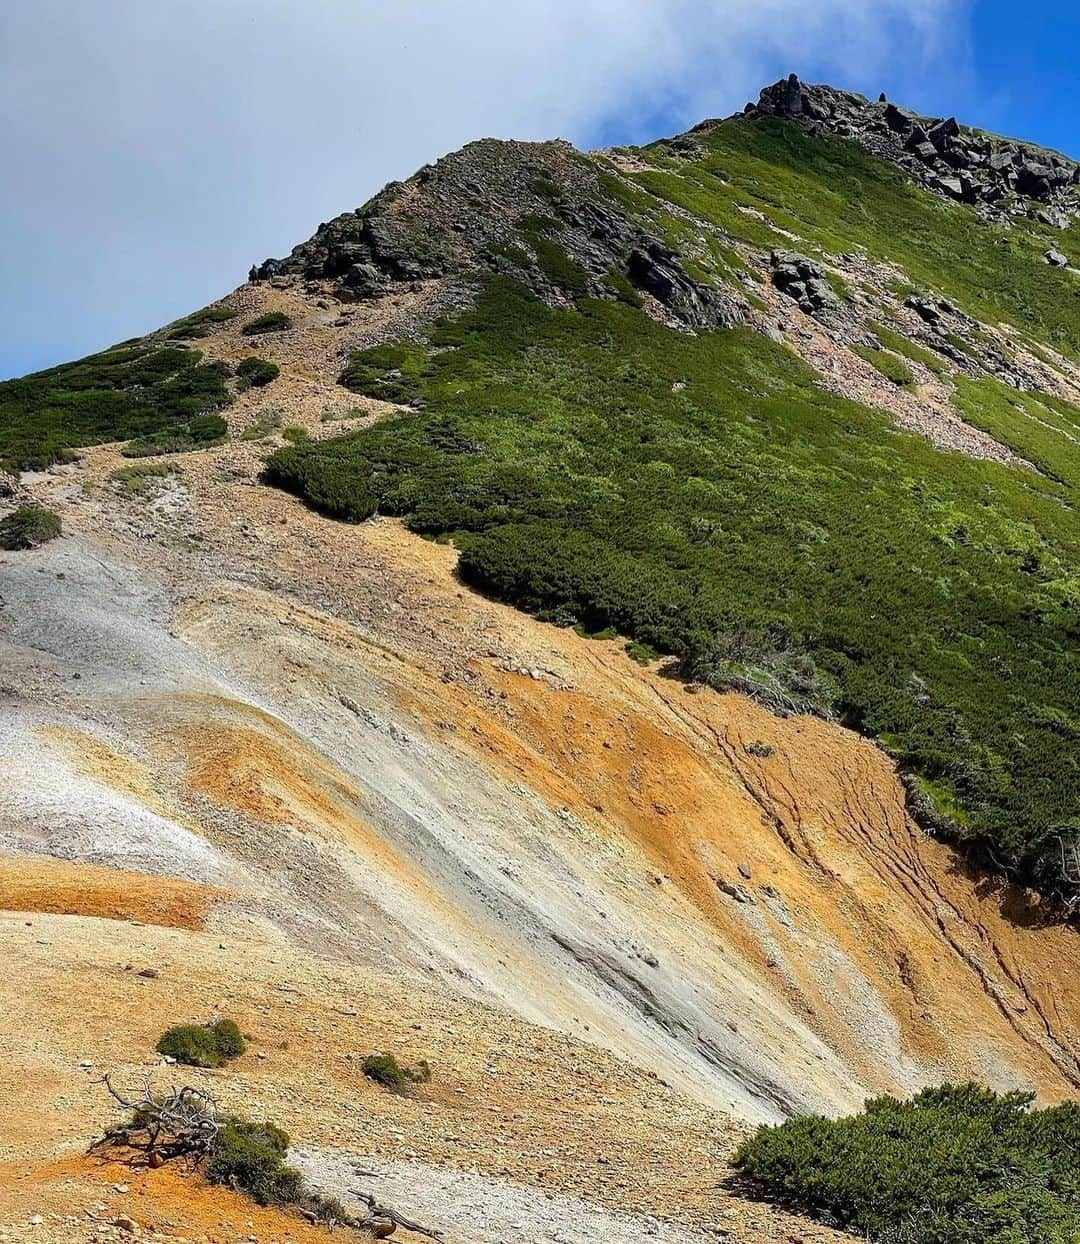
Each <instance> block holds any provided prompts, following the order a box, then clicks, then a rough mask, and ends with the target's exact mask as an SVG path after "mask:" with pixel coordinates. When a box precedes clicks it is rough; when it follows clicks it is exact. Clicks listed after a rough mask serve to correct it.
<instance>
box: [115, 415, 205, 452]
mask: <svg viewBox="0 0 1080 1244" xmlns="http://www.w3.org/2000/svg"><path fill="white" fill-rule="evenodd" d="M228 431H229V425H228V424H227V423H226V422H225V420H224V419H222V418H221V416H220V415H199V416H198V417H197V418H195V419H192V420H191V422H190V423H185V424H181V426H180V427H178V428H174V429H173V430H172V431H169V432H155V433H154V434H153V435H152V436H142V437H139V438H138V439H136V440H133V441H128V443H127V444H126V445H125V446H124V447H123V448H122V449H121V450H120V452H121V453H122V454H123V455H124V457H125V458H148V457H151V456H153V455H155V454H186V453H192V452H193V451H194V450H196V449H209V448H210V447H211V446H214V445H220V444H221V443H222V442H223V441H224V440H225V437H226V435H227V433H228Z"/></svg>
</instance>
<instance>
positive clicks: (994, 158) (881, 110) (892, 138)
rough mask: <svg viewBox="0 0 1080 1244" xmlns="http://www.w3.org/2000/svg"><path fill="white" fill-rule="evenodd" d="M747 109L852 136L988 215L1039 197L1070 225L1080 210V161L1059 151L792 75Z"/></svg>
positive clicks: (1016, 209)
mask: <svg viewBox="0 0 1080 1244" xmlns="http://www.w3.org/2000/svg"><path fill="white" fill-rule="evenodd" d="M745 115H746V116H774V117H783V118H785V119H786V120H791V121H796V122H798V123H799V124H801V125H806V126H808V127H809V128H811V129H812V130H814V129H823V130H826V131H828V132H830V133H833V134H838V135H840V136H841V137H844V138H852V139H854V140H855V141H856V142H858V143H860V144H861V145H862V146H864V147H865V148H866V149H867V151H869V152H871V153H872V154H874V155H876V156H879V157H880V158H882V159H884V160H889V161H890V162H891V163H893V164H896V165H898V166H899V167H900V168H902V169H903V170H904V172H905V173H907V174H908V175H909V176H910V177H911V178H912V179H913V180H914V181H916V182H918V183H919V184H920V185H922V186H926V187H927V188H928V189H930V190H932V191H934V192H935V193H936V194H942V195H945V196H947V197H948V198H951V199H956V200H959V201H960V202H963V203H971V204H973V205H974V206H975V207H977V208H978V209H979V210H980V211H981V212H983V213H985V214H987V215H998V216H1001V215H1008V214H1009V213H1013V214H1023V213H1024V212H1026V211H1027V210H1028V204H1029V203H1030V202H1031V201H1035V202H1037V203H1038V204H1040V207H1039V208H1038V209H1037V212H1036V214H1037V216H1038V218H1039V219H1040V220H1042V221H1043V222H1044V223H1045V224H1049V225H1056V226H1058V227H1060V228H1065V227H1066V226H1067V225H1068V224H1069V222H1070V221H1071V220H1074V219H1075V218H1076V217H1077V215H1078V214H1080V165H1077V164H1076V162H1075V161H1073V160H1070V159H1067V158H1066V157H1065V156H1063V155H1061V154H1059V153H1058V152H1056V151H1049V150H1047V149H1046V148H1044V147H1037V146H1034V145H1033V144H1031V143H1023V142H1016V141H1014V140H1012V139H1007V138H998V137H997V136H995V135H993V134H987V133H984V132H983V131H981V130H975V129H969V128H968V127H966V126H962V125H960V123H959V122H958V121H957V120H956V118H955V117H927V116H923V115H922V114H920V113H918V112H913V111H912V110H911V109H909V108H903V107H901V106H900V105H899V104H895V103H892V102H891V101H889V100H887V99H886V98H885V97H884V95H882V96H881V98H879V99H878V100H877V102H876V103H874V102H871V101H870V100H869V99H867V98H866V97H865V96H864V95H858V94H856V93H854V92H851V91H838V90H835V89H834V88H833V87H830V86H811V85H808V84H807V83H804V82H800V81H799V79H798V78H797V77H796V76H795V75H794V74H792V75H791V76H790V77H788V78H784V79H782V80H781V81H779V82H775V83H774V84H773V85H772V86H767V87H765V88H764V90H763V91H762V92H761V95H760V97H759V98H758V101H757V103H756V104H747V105H746V109H745Z"/></svg>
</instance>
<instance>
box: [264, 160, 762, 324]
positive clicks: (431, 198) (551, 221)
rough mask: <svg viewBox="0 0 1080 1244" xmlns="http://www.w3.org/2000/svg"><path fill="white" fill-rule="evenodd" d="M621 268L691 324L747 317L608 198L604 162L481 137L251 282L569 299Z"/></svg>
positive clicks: (666, 312) (608, 288) (664, 310)
mask: <svg viewBox="0 0 1080 1244" xmlns="http://www.w3.org/2000/svg"><path fill="white" fill-rule="evenodd" d="M554 248H558V250H560V251H562V252H563V254H564V255H565V257H566V258H567V259H568V260H569V261H570V264H571V265H573V266H576V268H577V269H578V277H577V282H578V288H576V289H575V288H569V287H568V285H567V279H568V278H567V276H566V273H565V271H564V272H562V273H560V271H559V268H558V265H553V264H552V262H551V261H550V256H551V254H552V252H553V250H554ZM542 252H546V253H547V256H548V261H547V262H546V263H545V256H544V254H543V253H542ZM556 253H557V252H556ZM613 270H614V271H617V272H619V273H621V274H622V275H623V276H624V277H627V278H628V279H629V280H630V281H631V282H632V283H633V284H634V285H635V286H636V287H637V288H638V289H639V290H640V291H642V293H644V294H646V295H648V296H649V297H650V298H651V299H654V300H655V303H656V304H659V306H658V307H657V308H656V309H657V311H658V313H660V314H662V315H663V317H664V318H666V319H668V320H671V321H673V322H674V323H677V324H680V325H683V326H685V327H705V328H712V327H718V326H720V325H731V324H734V323H737V322H738V321H739V320H740V319H741V318H742V317H743V314H744V311H745V305H744V304H743V303H742V301H741V300H740V299H739V298H738V297H737V296H736V295H735V294H734V293H732V292H731V291H729V290H720V289H716V288H714V287H712V286H709V285H706V284H704V283H702V282H700V281H697V280H695V279H694V278H693V277H691V275H690V274H689V273H688V272H687V270H686V268H685V266H684V265H683V262H682V260H681V258H680V256H679V255H678V254H677V252H676V251H674V250H673V249H672V248H671V247H669V246H667V245H666V244H665V243H664V242H662V241H661V240H660V239H658V238H656V237H654V236H652V235H651V234H650V233H648V232H646V231H645V230H644V229H643V228H642V227H641V225H640V224H638V223H636V222H634V221H632V220H631V219H630V218H629V217H628V216H627V215H626V214H625V213H624V212H623V210H622V209H621V207H620V206H619V205H618V203H616V202H614V201H612V200H610V199H608V198H606V197H605V195H604V193H603V189H602V186H601V182H600V170H599V168H598V167H597V165H596V164H595V163H593V162H592V161H590V160H588V159H587V158H586V157H584V156H582V155H581V154H579V153H578V152H576V151H575V150H574V148H573V147H571V146H570V145H569V144H568V143H564V142H549V143H519V142H500V141H496V140H494V139H485V140H483V141H481V142H476V143H471V144H469V146H467V147H464V148H463V149H462V150H460V151H456V152H454V153H453V154H452V155H448V156H446V157H444V158H443V159H441V160H439V161H438V162H437V163H435V164H429V165H426V166H425V167H424V168H422V169H421V170H420V171H419V172H418V173H416V174H415V175H414V176H413V177H411V178H410V179H409V180H408V181H407V182H392V183H391V184H390V185H389V186H387V187H386V188H385V189H384V190H383V191H382V192H381V193H380V194H378V195H376V197H375V198H374V199H372V200H371V201H370V202H369V203H367V204H365V206H363V207H361V208H358V209H357V210H356V211H354V212H347V213H346V214H344V215H342V216H338V217H336V218H335V219H334V220H332V221H330V222H329V223H327V224H322V225H320V226H319V228H318V230H317V231H316V233H315V235H314V237H312V238H311V239H309V240H308V241H307V242H304V243H302V244H301V245H300V246H297V247H295V248H294V250H293V251H292V253H291V254H290V255H289V256H288V257H287V258H285V259H268V260H266V261H265V262H264V263H261V264H258V265H256V266H254V267H253V268H252V269H251V273H250V279H252V280H256V281H257V280H281V279H283V278H284V279H289V278H292V279H297V278H299V279H303V280H307V281H317V282H327V281H328V282H330V283H331V286H332V289H333V292H334V293H335V294H336V295H337V296H338V297H341V298H345V299H349V300H358V299H368V298H377V297H379V296H381V295H383V294H386V293H388V292H390V291H391V290H392V289H393V288H394V287H395V286H398V287H400V286H401V285H403V284H404V285H405V286H406V287H408V286H410V285H415V284H416V283H417V282H423V281H426V280H432V279H439V278H453V277H458V276H461V277H464V276H469V275H471V274H475V273H476V272H477V271H480V272H483V271H488V272H496V273H499V272H501V273H506V274H511V275H514V276H516V277H518V278H519V279H523V280H524V281H525V282H526V283H527V284H528V285H529V286H530V287H531V288H532V289H533V290H534V292H535V293H537V294H538V295H539V296H540V297H541V298H543V299H544V300H545V301H547V302H550V303H553V304H564V303H565V302H567V301H569V300H570V299H572V298H573V297H575V296H577V295H579V294H580V293H581V292H582V287H583V289H584V292H585V293H586V294H588V295H589V296H590V297H594V298H609V299H610V298H614V297H616V296H617V292H616V290H615V288H614V287H613V286H612V284H611V283H610V279H609V278H610V276H611V273H612V271H613Z"/></svg>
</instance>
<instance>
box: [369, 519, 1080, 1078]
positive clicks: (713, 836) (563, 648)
mask: <svg viewBox="0 0 1080 1244" xmlns="http://www.w3.org/2000/svg"><path fill="white" fill-rule="evenodd" d="M387 526H388V525H387ZM387 536H390V538H389V539H387V538H386V537H387ZM399 539H404V540H409V537H407V536H399ZM380 543H382V544H383V546H384V547H390V548H391V549H392V548H393V544H394V540H393V537H392V534H391V533H389V532H386V531H385V527H384V526H383V525H380ZM429 550H430V551H431V552H429ZM418 557H419V558H422V559H423V558H426V560H427V568H428V571H429V573H430V571H431V569H432V563H433V562H435V561H436V560H438V559H441V560H443V561H444V562H445V561H446V558H445V552H444V551H443V550H438V549H434V550H433V548H432V546H431V545H430V544H426V543H425V542H422V541H418V540H412V541H411V547H410V548H409V549H408V550H402V556H401V559H400V561H401V564H402V565H403V566H406V567H409V568H410V569H411V567H412V565H413V564H415V561H416V559H417V558H418ZM439 569H440V570H443V576H441V580H442V581H441V582H440V581H439V580H436V583H437V586H438V587H441V588H443V595H444V598H445V599H444V603H448V598H449V597H450V591H451V590H454V591H455V595H457V593H456V589H455V585H454V584H453V580H452V579H450V578H449V576H448V575H446V574H445V569H444V567H439ZM431 582H432V581H431V579H430V578H429V579H427V581H426V590H427V591H429V592H430V591H431V586H430V584H431ZM453 607H456V608H457V609H458V611H459V612H466V611H469V610H471V611H474V612H480V611H483V612H485V613H487V614H488V615H492V614H494V615H495V617H496V618H497V619H498V622H499V623H500V629H501V630H502V631H503V632H504V634H505V632H506V631H508V630H509V631H512V632H516V633H517V637H518V638H519V639H521V638H522V637H523V636H524V637H525V638H526V639H527V642H528V644H529V648H531V650H533V651H538V650H545V651H547V652H548V653H551V654H553V655H554V654H557V655H558V656H559V657H560V658H561V659H560V660H558V661H556V662H554V664H555V665H556V666H558V668H559V669H560V671H564V672H566V673H567V674H568V677H569V678H570V679H571V680H572V682H573V686H572V688H571V689H559V688H558V687H557V686H553V685H552V684H551V682H550V681H547V680H545V679H544V678H541V679H534V678H532V677H527V676H522V675H521V674H518V673H514V672H506V671H504V670H502V669H499V668H492V666H491V665H490V664H486V663H481V662H476V661H474V662H473V664H472V666H471V669H472V671H473V676H472V678H471V679H470V680H469V681H467V682H466V681H456V682H453V683H451V684H450V685H449V686H445V685H440V686H439V689H438V695H437V696H435V695H433V694H432V691H431V688H430V687H424V686H423V685H421V686H416V685H415V681H416V680H415V676H413V685H410V686H404V687H402V688H400V690H399V698H400V700H401V702H402V703H403V704H404V705H406V706H407V707H408V708H409V710H410V712H412V713H414V714H415V715H416V716H418V717H420V718H421V719H426V720H427V721H428V722H429V726H430V727H431V728H432V732H433V733H434V732H436V731H437V732H438V736H439V737H441V738H443V739H446V738H448V737H453V738H456V739H458V740H460V741H461V742H462V743H463V744H464V745H466V746H467V747H468V748H469V749H470V750H471V751H472V752H473V753H474V754H477V755H479V756H480V757H481V758H482V759H483V760H484V762H485V763H486V764H488V765H489V766H490V767H492V768H493V769H494V770H495V771H496V772H497V773H499V774H500V775H501V776H503V777H507V778H512V779H513V780H514V781H517V782H521V783H523V784H524V785H526V786H529V787H531V788H532V789H534V790H536V791H538V792H539V793H540V794H541V795H542V796H543V797H544V798H545V799H546V800H547V801H548V802H549V803H551V804H554V805H555V806H562V807H565V808H567V809H569V810H570V811H571V812H573V813H574V814H575V815H576V816H578V817H579V818H581V819H582V820H584V821H586V822H588V823H590V824H592V825H593V826H594V827H595V828H596V829H597V830H598V831H599V832H601V833H603V834H605V835H607V836H609V837H611V838H614V839H616V840H625V839H627V838H628V839H629V840H630V841H631V842H632V843H633V845H634V847H635V848H636V849H637V851H639V852H640V854H641V857H642V859H643V861H644V864H645V867H646V868H647V869H651V870H653V871H654V872H655V873H656V874H659V875H661V876H662V877H663V878H665V879H669V880H670V881H672V882H674V885H675V888H676V889H677V892H678V894H679V895H680V896H681V897H682V898H683V899H684V900H686V901H687V902H688V903H689V904H690V905H691V906H692V907H693V908H694V909H696V912H697V913H698V917H699V918H700V919H702V920H704V921H705V922H707V924H709V925H710V926H712V928H713V929H714V930H715V933H716V935H717V936H718V939H719V941H720V942H721V943H722V944H726V945H734V946H737V947H738V949H739V950H740V952H741V953H742V955H743V957H744V958H745V959H746V960H747V961H748V962H750V963H751V964H754V965H756V966H757V968H758V969H759V971H760V973H761V976H762V979H763V980H766V981H768V982H770V983H771V985H772V987H773V988H774V989H775V990H776V991H778V992H780V993H782V994H783V995H784V996H785V998H786V1000H787V1002H788V1003H789V1005H790V1006H791V1007H792V1009H793V1010H794V1011H795V1012H796V1013H797V1014H799V1015H800V1016H801V1017H802V1018H803V1019H804V1020H806V1021H807V1022H808V1023H810V1025H811V1027H813V1028H814V1029H815V1030H817V1031H818V1032H819V1033H820V1034H821V1035H823V1036H824V1037H825V1038H826V1040H828V1041H829V1042H830V1044H832V1045H833V1047H834V1048H837V1049H839V1050H840V1051H842V1053H843V1054H844V1055H845V1056H846V1057H847V1058H848V1060H849V1062H850V1063H851V1065H852V1066H854V1067H855V1068H857V1069H858V1070H859V1072H860V1074H861V1075H862V1076H863V1077H865V1083H867V1084H870V1085H878V1086H880V1087H881V1088H892V1087H895V1086H894V1085H892V1084H890V1083H888V1082H887V1080H883V1078H882V1074H881V1069H880V1064H879V1060H878V1057H877V1056H878V1054H879V1051H878V1050H877V1049H875V1048H874V1045H873V1042H872V1040H869V1041H868V1039H867V1036H866V1034H865V1033H863V1032H859V1031H857V1030H855V1029H854V1028H853V1026H852V1021H851V1020H850V1019H849V1018H848V1017H847V1016H846V1014H845V1006H844V1002H845V997H844V995H845V993H846V991H847V989H848V988H849V984H848V982H847V981H844V980H840V979H837V978H836V977H835V976H834V974H833V971H832V969H831V967H830V965H829V963H828V962H826V961H823V960H822V959H821V958H820V956H819V953H818V952H819V950H820V948H821V947H824V948H826V949H829V948H831V947H838V948H839V949H840V950H841V951H842V952H843V955H844V956H845V957H846V958H847V959H848V960H850V962H851V963H853V964H854V965H856V967H857V969H858V971H859V972H860V973H861V974H862V976H863V977H864V978H865V980H866V981H868V982H869V983H870V984H871V986H872V987H873V989H874V990H875V991H876V992H877V994H878V995H879V996H880V998H881V999H882V1000H883V1001H884V1003H885V1005H886V1007H887V1009H888V1012H889V1014H890V1015H891V1016H892V1018H893V1020H895V1022H896V1024H897V1025H898V1027H899V1038H900V1041H901V1045H902V1048H903V1050H904V1051H905V1053H907V1054H908V1055H910V1056H911V1057H913V1058H914V1059H917V1060H919V1061H920V1062H921V1063H922V1064H924V1065H928V1066H929V1067H931V1068H933V1069H935V1070H936V1071H937V1073H938V1074H940V1075H952V1076H963V1077H969V1076H975V1077H976V1078H984V1079H985V1078H993V1076H994V1075H995V1074H998V1075H1000V1074H1002V1073H1003V1069H1004V1068H1005V1067H1006V1066H1007V1065H1010V1064H1011V1066H1012V1067H1013V1068H1014V1069H1015V1070H1016V1072H1018V1073H1019V1074H1020V1076H1021V1077H1022V1078H1025V1079H1028V1078H1029V1079H1030V1082H1031V1084H1033V1085H1034V1086H1036V1087H1037V1088H1038V1089H1039V1091H1040V1092H1041V1093H1042V1094H1043V1095H1044V1096H1045V1097H1046V1098H1048V1099H1051V1100H1056V1099H1060V1098H1061V1097H1063V1096H1073V1095H1075V1091H1076V1089H1077V1088H1078V1087H1080V1057H1078V1054H1077V1051H1078V1050H1080V938H1078V937H1077V934H1076V931H1075V930H1074V929H1072V928H1069V927H1064V926H1061V925H1060V924H1054V923H1052V922H1050V921H1048V920H1047V919H1045V917H1044V915H1043V913H1041V912H1040V910H1039V908H1038V905H1037V903H1036V901H1035V899H1034V896H1032V895H1030V894H1027V893H1025V892H1023V891H1020V890H1017V889H1016V888H1015V887H1012V886H1010V885H1008V884H1006V883H1003V882H1000V881H997V880H994V879H986V878H983V879H980V878H979V877H978V876H976V875H975V874H973V873H972V872H971V871H969V870H968V869H967V868H966V867H965V866H964V865H963V863H962V862H961V861H960V860H959V858H958V857H957V856H956V854H955V853H954V852H952V851H951V850H950V849H949V848H947V847H946V846H944V845H942V844H940V843H937V842H935V841H933V840H931V839H929V838H927V837H926V836H925V835H924V834H923V833H922V832H921V831H920V830H919V829H918V828H917V827H916V826H915V825H914V824H913V822H912V821H911V820H910V818H909V817H908V816H907V814H906V811H905V804H904V795H903V790H902V788H901V786H900V784H899V782H898V781H897V778H896V773H895V769H894V766H893V764H892V762H891V761H890V760H889V759H888V758H887V757H886V756H885V755H884V754H883V753H882V752H881V751H879V750H878V749H877V748H875V747H874V746H873V745H872V744H871V743H869V742H867V741H865V740H863V739H860V738H858V737H857V736H856V735H854V734H852V733H850V732H849V731H846V730H842V729H840V728H838V727H836V726H833V725H830V724H828V723H825V722H822V721H818V720H816V719H812V718H791V719H787V720H782V719H779V718H777V717H774V716H772V715H771V714H769V713H767V712H765V711H764V710H762V709H760V708H758V707H757V706H756V705H754V704H751V703H749V702H748V701H746V700H745V699H743V698H741V697H737V696H717V695H715V694H713V693H711V692H703V693H701V694H698V695H694V694H690V693H688V691H687V689H686V688H685V687H683V686H682V685H681V684H679V683H678V682H675V681H672V680H669V679H666V678H664V677H662V676H660V675H658V674H657V673H655V672H649V671H642V670H641V669H640V668H638V667H637V666H635V665H634V664H633V663H632V662H631V661H630V660H629V658H627V657H626V656H625V655H624V653H623V652H622V651H621V645H618V644H612V643H602V642H597V641H590V640H585V639H581V638H579V637H578V636H576V635H574V634H573V633H572V632H566V631H558V630H556V629H555V628H552V627H543V626H540V625H539V624H537V623H535V622H534V621H532V620H531V619H528V618H522V617H521V615H514V617H513V618H508V617H507V616H506V613H507V611H503V610H501V609H500V608H499V607H498V606H493V605H492V604H490V602H486V601H479V602H478V601H476V600H475V598H468V599H467V600H466V601H462V600H461V599H460V598H458V599H456V600H454V603H453ZM485 633H486V634H488V635H490V634H491V632H490V631H487V632H485ZM527 650H528V649H527ZM492 691H494V692H495V693H496V694H495V695H492V694H491V692H492ZM478 692H481V694H478ZM507 708H509V709H510V713H509V714H508V712H507ZM446 724H450V725H452V726H453V727H454V729H453V730H452V731H447V730H446V729H445V726H446ZM751 743H763V744H765V745H767V746H768V747H771V748H773V752H772V754H771V755H770V756H767V757H757V756H755V755H753V754H752V753H750V752H748V751H747V745H748V744H751ZM747 875H748V877H747ZM718 881H722V882H724V883H726V884H743V885H744V886H746V888H748V889H749V890H751V891H753V892H755V893H756V894H758V899H759V902H758V909H759V910H762V909H763V908H764V912H765V914H766V915H767V917H768V920H769V923H770V925H771V932H772V934H773V935H774V937H775V940H776V941H779V942H780V943H781V945H782V946H786V947H787V948H788V949H789V950H790V953H788V954H787V955H786V956H785V960H784V963H783V965H777V964H776V962H775V961H774V950H773V948H772V947H774V945H775V943H770V944H764V943H763V940H762V938H761V937H760V935H759V934H758V933H756V932H755V931H754V929H753V928H751V927H750V926H749V925H748V923H747V920H746V918H745V917H746V908H745V907H743V906H741V905H739V904H736V903H733V902H732V901H731V900H730V899H729V898H728V896H726V895H725V894H724V893H723V892H722V891H721V890H720V888H719V887H718V884H717V882H718ZM765 885H767V886H771V887H772V888H773V890H774V892H775V894H776V895H778V896H779V898H780V899H781V900H782V902H783V904H784V905H785V906H786V908H787V912H788V913H789V914H790V916H791V918H792V920H793V922H794V931H792V930H791V929H788V930H786V931H785V928H784V926H783V925H782V923H778V922H777V921H776V920H775V919H773V918H772V916H771V915H769V908H768V906H767V905H765V904H762V903H761V901H760V893H759V889H760V887H762V886H765ZM781 969H783V970H781Z"/></svg>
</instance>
